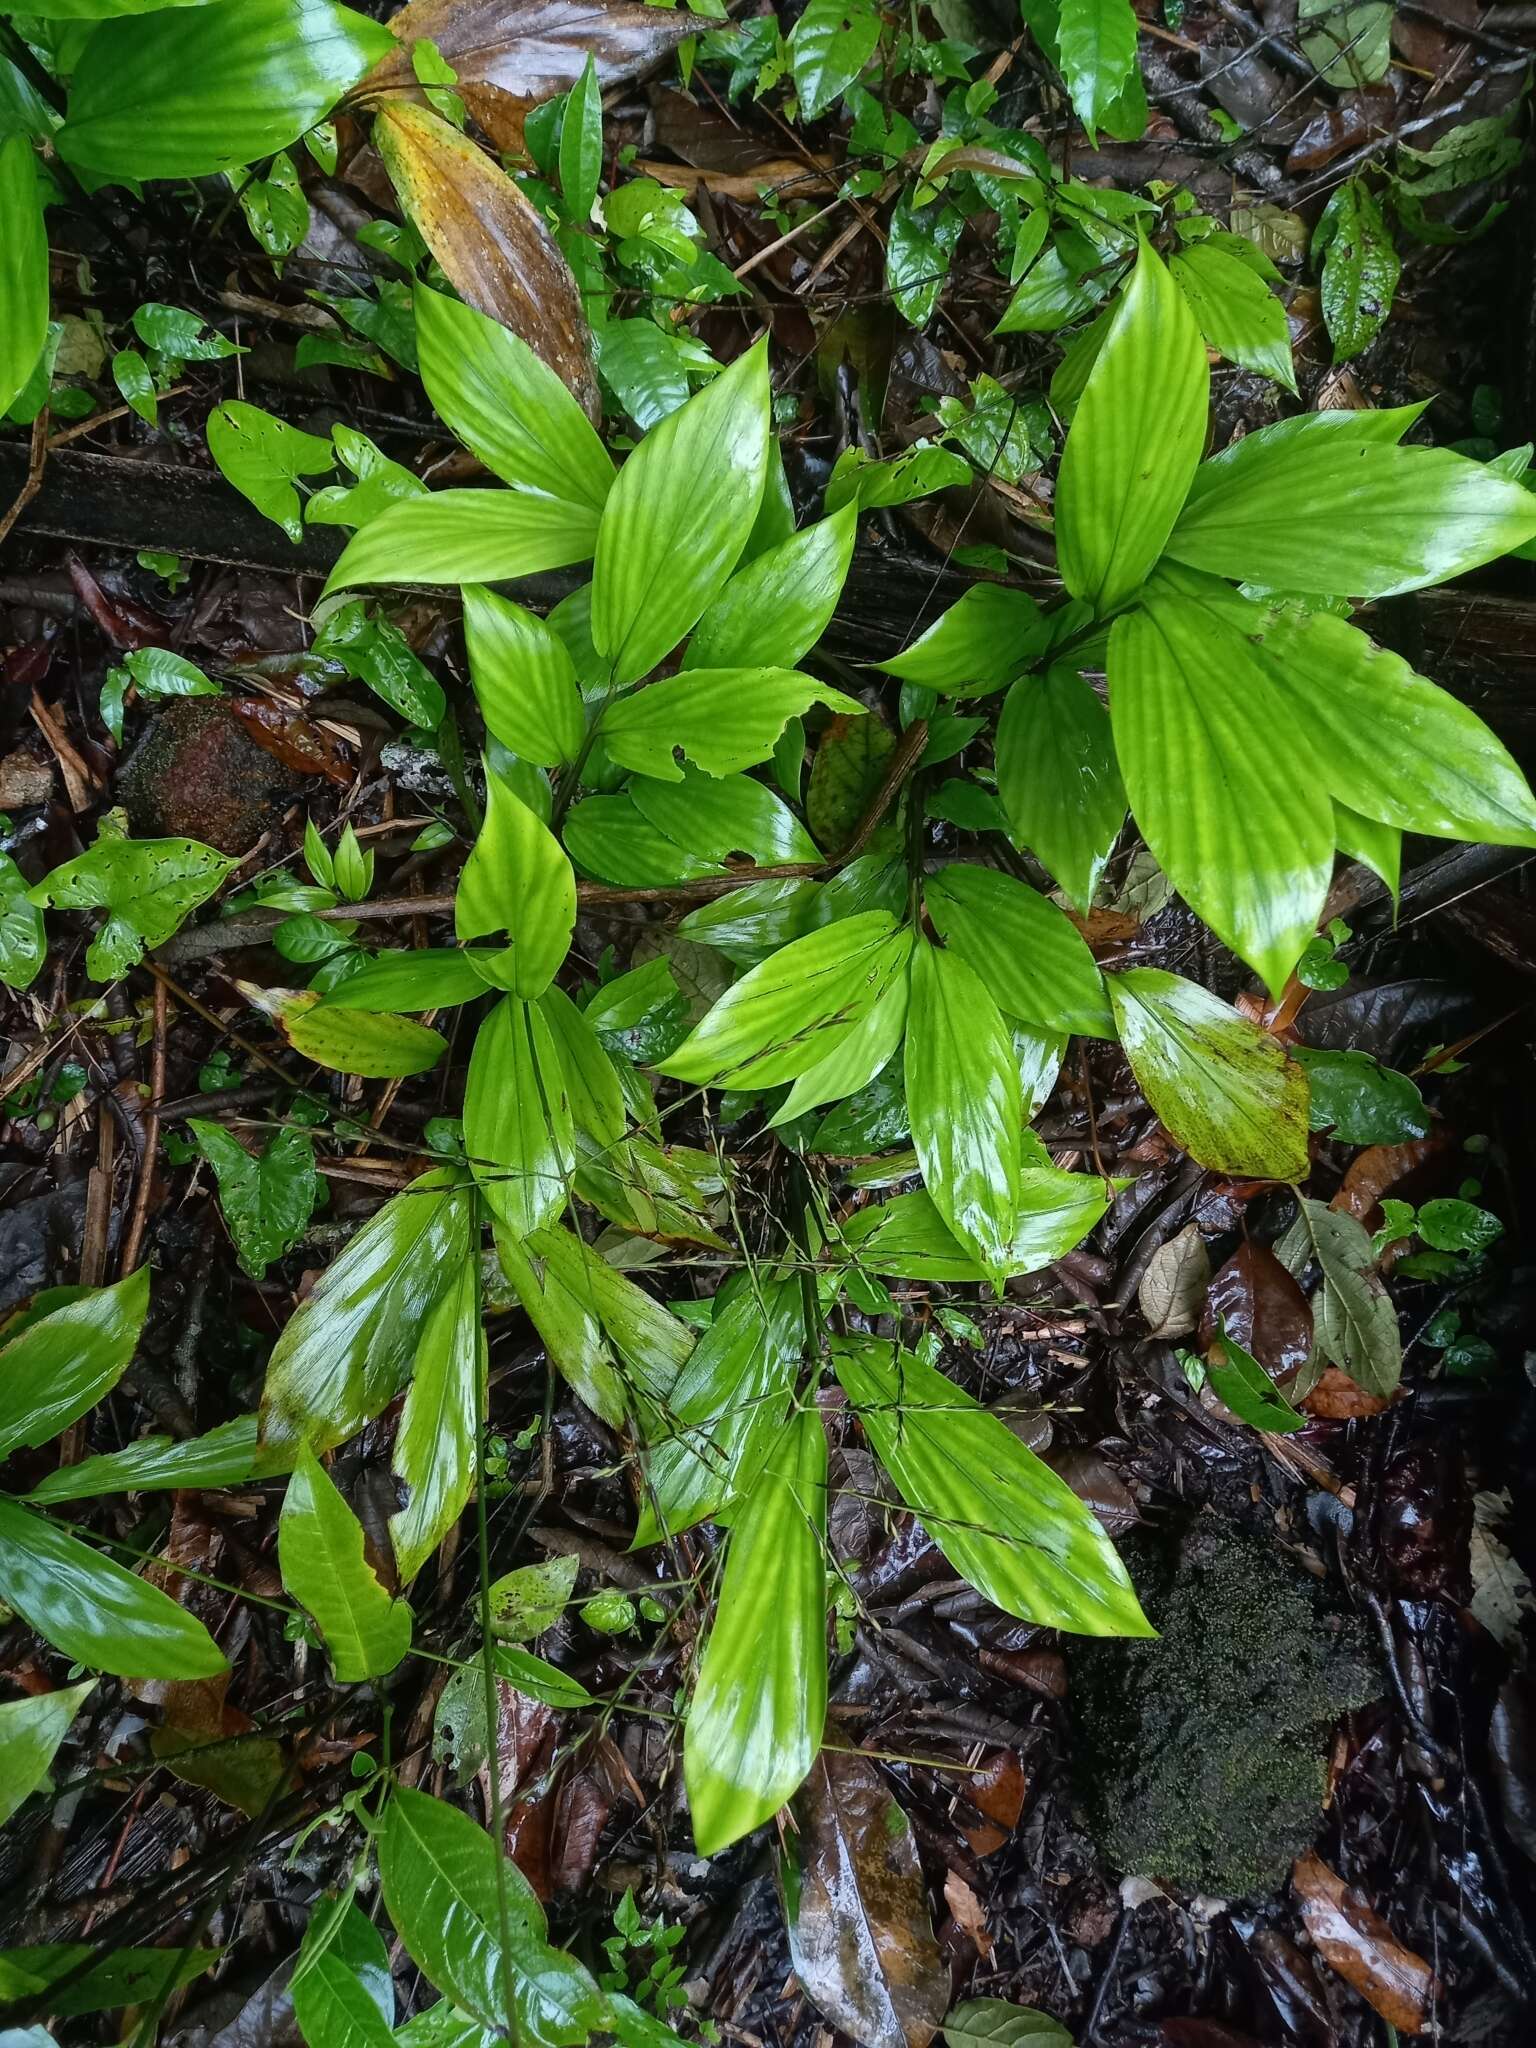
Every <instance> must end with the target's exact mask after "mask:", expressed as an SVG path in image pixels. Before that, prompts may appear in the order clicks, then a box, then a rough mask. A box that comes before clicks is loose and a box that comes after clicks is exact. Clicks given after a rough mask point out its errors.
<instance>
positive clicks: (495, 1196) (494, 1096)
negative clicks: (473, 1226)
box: [464, 996, 576, 1238]
mask: <svg viewBox="0 0 1536 2048" xmlns="http://www.w3.org/2000/svg"><path fill="white" fill-rule="evenodd" d="M464 1145H465V1149H466V1151H467V1152H468V1155H469V1163H470V1166H471V1167H472V1169H473V1171H474V1175H475V1179H476V1180H477V1181H478V1182H479V1184H480V1190H481V1193H482V1194H483V1195H484V1196H485V1199H486V1201H487V1203H488V1204H489V1205H490V1208H491V1210H492V1212H493V1213H494V1214H495V1215H496V1216H497V1217H499V1218H500V1220H501V1222H502V1223H503V1224H505V1225H506V1227H507V1228H508V1230H510V1231H511V1232H512V1233H513V1235H514V1236H515V1237H519V1238H520V1237H526V1236H527V1234H528V1233H529V1232H530V1231H532V1230H538V1229H539V1228H541V1226H542V1225H544V1224H546V1223H549V1222H551V1221H552V1220H553V1219H554V1218H555V1217H556V1216H557V1215H558V1214H559V1213H560V1211H561V1210H562V1209H563V1208H564V1207H565V1203H566V1197H567V1193H568V1190H569V1186H570V1179H571V1175H572V1173H573V1171H574V1170H575V1165H576V1158H575V1150H574V1138H573V1134H572V1129H571V1107H570V1101H569V1098H568V1096H567V1094H566V1087H565V1075H564V1072H563V1071H562V1068H561V1064H560V1055H559V1050H558V1048H557V1047H556V1044H555V1041H554V1037H553V1035H552V1034H551V1032H550V1028H549V1025H548V1024H547V1023H546V1022H545V1019H544V1017H543V1015H542V1013H541V1012H540V1011H539V1009H538V1007H537V1006H536V1005H535V1004H532V1003H526V1002H523V1001H521V1000H520V999H519V998H518V997H516V996H508V997H507V998H506V1000H505V1001H504V1002H500V1003H498V1004H497V1005H496V1008H495V1009H494V1010H492V1012H491V1014H490V1016H489V1017H487V1018H486V1020H485V1022H484V1023H483V1024H482V1025H481V1026H480V1029H479V1031H478V1032H477V1033H476V1035H475V1046H474V1051H473V1052H472V1053H471V1054H470V1060H469V1078H468V1080H467V1082H466V1083H465V1088H464Z"/></svg>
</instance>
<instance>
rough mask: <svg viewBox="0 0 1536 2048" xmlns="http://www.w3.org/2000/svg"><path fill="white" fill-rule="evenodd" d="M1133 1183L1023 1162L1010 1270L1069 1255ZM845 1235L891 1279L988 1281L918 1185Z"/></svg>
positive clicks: (864, 1216)
mask: <svg viewBox="0 0 1536 2048" xmlns="http://www.w3.org/2000/svg"><path fill="white" fill-rule="evenodd" d="M1126 1186H1129V1182H1127V1181H1108V1182H1106V1181H1103V1180H1101V1179H1100V1178H1099V1176H1098V1175H1097V1174H1092V1173H1063V1172H1062V1171H1060V1170H1059V1169H1058V1168H1056V1167H1044V1166H1041V1167H1029V1166H1026V1167H1022V1168H1021V1169H1020V1171H1019V1175H1018V1222H1017V1224H1016V1226H1015V1229H1014V1234H1013V1242H1012V1243H1011V1244H1010V1245H1009V1247H1008V1250H1007V1253H1006V1255H1005V1256H1004V1259H1003V1262H1002V1263H1003V1270H1004V1273H1005V1275H1008V1274H1013V1273H1036V1272H1038V1271H1039V1270H1040V1269H1041V1267H1042V1266H1049V1265H1050V1264H1051V1263H1052V1262H1053V1261H1054V1260H1056V1259H1064V1258H1065V1257H1066V1255H1067V1253H1068V1252H1070V1251H1074V1250H1075V1249H1076V1248H1077V1246H1078V1245H1080V1244H1081V1243H1082V1241H1083V1239H1084V1238H1085V1237H1086V1236H1087V1235H1088V1233H1089V1231H1090V1230H1092V1229H1093V1228H1094V1226H1095V1224H1097V1223H1099V1222H1100V1221H1101V1220H1102V1218H1103V1216H1104V1213H1105V1211H1106V1210H1107V1209H1108V1207H1109V1203H1110V1197H1111V1196H1112V1195H1113V1193H1114V1192H1115V1190H1116V1189H1117V1188H1121V1187H1126ZM843 1238H844V1241H845V1242H846V1243H847V1244H849V1245H850V1246H852V1247H854V1249H855V1250H856V1251H857V1253H858V1261H859V1264H860V1265H861V1266H865V1267H867V1268H868V1269H869V1271H870V1272H872V1273H883V1274H885V1275H887V1276H888V1277H889V1278H890V1279H893V1280H945V1281H949V1280H956V1281H959V1280H968V1281H972V1282H975V1281H978V1280H982V1279H985V1278H986V1277H987V1276H986V1274H985V1273H984V1271H983V1269H982V1266H981V1264H980V1262H979V1261H978V1260H977V1259H976V1258H975V1257H974V1256H973V1254H972V1253H971V1252H969V1251H968V1250H967V1249H966V1247H965V1246H964V1245H962V1244H961V1243H960V1241H959V1239H958V1238H957V1237H956V1236H955V1234H954V1232H953V1231H952V1230H951V1229H950V1228H949V1226H948V1224H947V1223H946V1222H945V1221H944V1219H943V1217H942V1216H941V1215H940V1214H939V1212H938V1210H937V1209H936V1208H935V1207H934V1205H933V1199H932V1197H931V1196H930V1195H928V1194H927V1193H925V1192H924V1191H923V1190H921V1189H919V1190H917V1191H916V1192H915V1193H913V1194H909V1195H895V1196H893V1197H892V1199H891V1200H890V1201H888V1202H876V1203H873V1204H871V1206H870V1207H869V1208H867V1209H860V1210H859V1212H858V1214H857V1215H855V1216H854V1217H852V1218H851V1219H850V1221H849V1222H848V1223H846V1224H845V1225H844V1226H843Z"/></svg>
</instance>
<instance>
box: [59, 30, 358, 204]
mask: <svg viewBox="0 0 1536 2048" xmlns="http://www.w3.org/2000/svg"><path fill="white" fill-rule="evenodd" d="M392 47H393V39H392V37H391V36H390V34H389V32H388V30H387V29H385V28H383V27H381V26H380V25H379V24H378V23H377V22H373V21H370V20H368V18H367V17H366V16H365V15H362V14H357V13H355V12H354V11H353V10H352V9H351V8H348V7H338V6H336V5H334V4H333V0H239V5H238V6H222V7H184V8H169V9H167V10H166V11H164V12H163V13H157V14H152V15H150V16H149V17H148V18H147V19H146V20H133V19H122V20H117V21H107V22H104V23H103V24H102V26H101V27H100V28H99V29H97V30H96V31H95V33H94V34H93V35H92V36H91V37H90V39H89V41H88V42H87V43H86V45H85V48H84V50H83V51H82V53H81V57H80V61H79V63H78V64H77V65H76V66H75V72H74V77H73V79H72V80H71V82H70V94H69V118H68V120H67V121H66V122H65V124H64V126H63V127H62V128H61V129H60V130H59V133H58V136H57V138H56V147H57V149H58V151H59V154H60V155H61V156H62V157H63V158H64V160H65V162H66V163H71V164H80V165H83V166H84V167H85V168H86V169H87V170H89V171H93V172H95V173H96V174H97V175H98V176H100V177H104V178H108V179H114V180H123V179H133V178H202V177H207V176H208V175H209V174H210V173H212V172H214V171H227V170H233V169H235V168H236V167H237V166H238V165H241V164H249V163H254V162H255V161H256V160H257V158H258V157H265V156H271V155H272V154H273V153H274V152H275V151H277V150H280V149H285V148H286V147H287V145H288V144H289V143H290V142H296V141H297V140H298V138H299V137H300V136H301V135H302V134H303V133H304V131H305V129H306V128H312V127H313V126H314V124H315V123H316V122H317V121H320V120H323V119H324V118H325V116H326V115H327V114H328V113H329V112H330V110H331V108H332V107H333V106H334V105H335V104H336V102H337V100H339V99H340V98H341V96H342V94H343V93H344V92H346V91H347V90H348V88H349V87H351V86H354V85H356V84H357V82H358V80H359V79H360V78H361V77H362V75H363V73H364V72H365V71H366V70H367V69H368V67H369V65H370V64H372V63H373V62H374V61H375V60H376V59H377V58H379V57H381V56H383V55H384V54H385V52H386V51H388V50H390V49H391V48H392Z"/></svg>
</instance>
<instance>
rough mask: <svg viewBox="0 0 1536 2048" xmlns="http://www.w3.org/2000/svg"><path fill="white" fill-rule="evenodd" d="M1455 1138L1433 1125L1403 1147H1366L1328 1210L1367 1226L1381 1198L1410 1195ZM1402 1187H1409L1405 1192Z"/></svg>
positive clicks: (1449, 1148) (1444, 1127)
mask: <svg viewBox="0 0 1536 2048" xmlns="http://www.w3.org/2000/svg"><path fill="white" fill-rule="evenodd" d="M1454 1144H1455V1136H1454V1133H1453V1132H1452V1131H1451V1129H1450V1127H1449V1126H1448V1125H1446V1124H1436V1125H1435V1126H1434V1128H1433V1129H1432V1130H1431V1131H1430V1133H1429V1135H1428V1136H1427V1137H1424V1138H1412V1139H1410V1140H1409V1142H1408V1143H1407V1144H1406V1145H1368V1146H1367V1147H1366V1149H1365V1150H1364V1151H1363V1152H1360V1153H1357V1154H1356V1156H1355V1157H1354V1158H1353V1159H1352V1160H1351V1161H1350V1164H1349V1171H1348V1172H1347V1173H1346V1174H1345V1176H1344V1179H1343V1182H1342V1184H1341V1185H1340V1188H1339V1191H1338V1193H1337V1194H1336V1195H1335V1196H1334V1198H1333V1200H1332V1201H1331V1202H1330V1203H1329V1205H1328V1206H1329V1208H1330V1209H1343V1210H1344V1211H1346V1213H1347V1214H1349V1215H1351V1216H1354V1217H1357V1218H1358V1219H1359V1221H1360V1222H1362V1223H1364V1224H1366V1225H1367V1226H1369V1223H1370V1219H1371V1216H1372V1212H1373V1211H1374V1210H1375V1208H1376V1205H1377V1203H1378V1202H1379V1201H1380V1200H1381V1198H1382V1196H1383V1195H1395V1196H1397V1197H1399V1198H1400V1199H1401V1198H1402V1197H1403V1196H1404V1194H1411V1192H1412V1183H1413V1181H1414V1178H1415V1176H1416V1175H1419V1174H1422V1173H1423V1171H1424V1169H1425V1168H1426V1167H1428V1166H1430V1165H1432V1164H1433V1163H1434V1162H1435V1161H1436V1160H1437V1159H1438V1158H1439V1157H1440V1156H1441V1154H1442V1153H1445V1152H1448V1151H1450V1150H1451V1149H1452V1148H1453V1146H1454ZM1405 1183H1408V1184H1409V1186H1408V1187H1407V1188H1405V1185H1404V1184H1405Z"/></svg>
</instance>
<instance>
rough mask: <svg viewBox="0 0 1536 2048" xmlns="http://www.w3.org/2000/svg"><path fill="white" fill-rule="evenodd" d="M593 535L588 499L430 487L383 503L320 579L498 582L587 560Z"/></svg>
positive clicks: (337, 582)
mask: <svg viewBox="0 0 1536 2048" xmlns="http://www.w3.org/2000/svg"><path fill="white" fill-rule="evenodd" d="M596 541H597V514H596V512H595V511H594V510H593V509H592V507H591V506H590V505H587V504H574V503H570V502H567V501H566V500H564V499H558V498H542V497H538V496H536V495H535V494H534V493H533V492H532V491H471V490H463V491H433V492H432V493H431V495H430V496H428V497H425V498H405V499H401V500H399V501H397V502H396V503H395V504H393V505H386V506H385V508H384V510H383V511H382V512H380V513H379V514H378V516H377V517H376V518H374V519H370V520H369V522H368V524H367V525H366V526H365V527H363V528H362V529H361V530H360V531H359V532H357V533H355V534H354V535H353V536H352V538H351V540H350V541H348V543H347V545H346V547H345V548H344V549H343V550H342V556H341V560H340V561H339V562H338V563H337V564H336V566H335V568H334V569H333V570H332V571H331V573H330V577H329V580H328V581H327V583H326V586H325V594H326V595H327V596H329V595H330V593H331V592H332V591H333V590H347V589H350V588H351V587H352V586H353V585H354V584H359V583H502V582H508V581H510V580H511V579H512V578H514V577H517V576H536V575H538V574H539V573H540V572H541V571H543V570H545V569H565V568H568V567H569V566H570V564H571V563H572V562H585V561H586V560H587V559H588V557H589V556H590V555H591V553H592V549H593V547H594V546H595V544H596Z"/></svg>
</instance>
